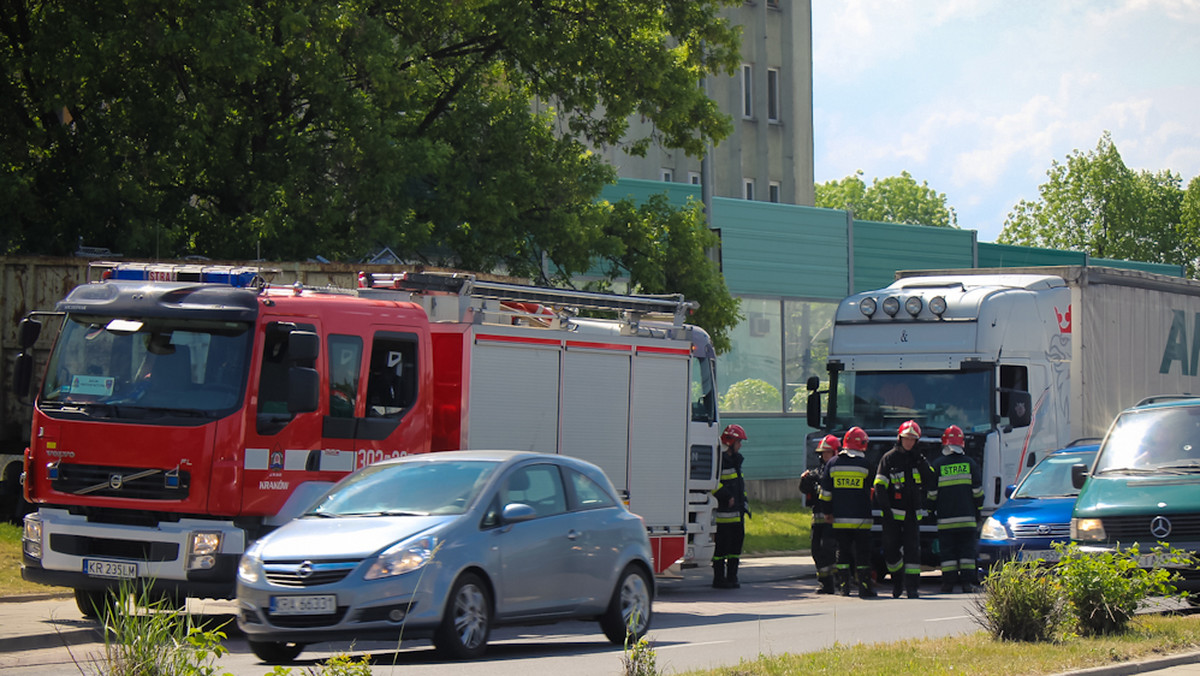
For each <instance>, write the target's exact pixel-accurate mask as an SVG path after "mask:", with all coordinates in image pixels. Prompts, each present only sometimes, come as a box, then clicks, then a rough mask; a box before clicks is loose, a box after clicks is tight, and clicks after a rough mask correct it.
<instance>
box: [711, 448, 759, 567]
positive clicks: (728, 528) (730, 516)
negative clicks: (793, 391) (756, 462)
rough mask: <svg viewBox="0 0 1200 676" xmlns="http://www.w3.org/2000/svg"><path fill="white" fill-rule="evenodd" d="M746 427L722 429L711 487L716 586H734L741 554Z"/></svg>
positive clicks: (745, 509)
mask: <svg viewBox="0 0 1200 676" xmlns="http://www.w3.org/2000/svg"><path fill="white" fill-rule="evenodd" d="M745 440H746V430H745V429H743V428H742V426H741V425H729V426H728V427H726V428H725V431H724V432H722V433H721V470H720V484H718V485H717V488H716V489H715V490H713V495H714V496H715V497H716V499H717V508H716V511H715V512H714V513H713V517H714V519H713V520H714V521H716V523H717V533H716V537H714V538H713V540H714V545H715V548H714V550H713V582H712V586H713V587H716V588H718V589H737V588H738V587H740V586H741V584H739V583H738V564H739V563H740V561H741V556H742V541H743V540H745V539H746V521H745V517H746V516H747V515H749V514H750V506H749V505H748V504H747V503H746V481H745V479H743V478H742V454H741V453H739V452H738V451H740V450H741V448H742V442H743V441H745Z"/></svg>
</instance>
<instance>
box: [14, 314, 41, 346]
mask: <svg viewBox="0 0 1200 676" xmlns="http://www.w3.org/2000/svg"><path fill="white" fill-rule="evenodd" d="M40 335H42V323H41V322H39V321H38V320H36V319H33V318H32V317H26V318H24V319H22V320H21V323H20V324H18V325H17V346H18V347H20V348H21V349H22V350H28V349H29V348H31V347H33V344H34V343H36V342H37V339H38V336H40Z"/></svg>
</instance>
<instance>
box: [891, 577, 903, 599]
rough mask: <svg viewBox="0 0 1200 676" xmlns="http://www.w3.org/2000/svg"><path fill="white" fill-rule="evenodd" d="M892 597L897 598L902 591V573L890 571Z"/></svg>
mask: <svg viewBox="0 0 1200 676" xmlns="http://www.w3.org/2000/svg"><path fill="white" fill-rule="evenodd" d="M891 575H892V598H894V599H898V598H900V595H901V594H903V593H904V573H902V572H900V571H898V570H894V571H892V574H891Z"/></svg>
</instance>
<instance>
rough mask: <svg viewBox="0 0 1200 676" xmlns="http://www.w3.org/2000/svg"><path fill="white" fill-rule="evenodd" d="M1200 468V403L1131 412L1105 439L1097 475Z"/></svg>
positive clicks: (1183, 471)
mask: <svg viewBox="0 0 1200 676" xmlns="http://www.w3.org/2000/svg"><path fill="white" fill-rule="evenodd" d="M1119 471H1130V472H1138V473H1144V472H1157V473H1165V474H1174V473H1189V472H1194V471H1200V406H1179V407H1171V408H1158V409H1149V410H1144V411H1127V412H1125V413H1122V414H1121V415H1120V416H1118V417H1117V419H1116V421H1115V422H1114V423H1113V426H1112V429H1111V430H1110V431H1109V433H1108V436H1107V437H1106V438H1105V439H1104V446H1103V447H1102V448H1101V449H1100V457H1099V458H1097V460H1096V468H1095V470H1094V472H1095V473H1096V474H1102V473H1104V472H1119Z"/></svg>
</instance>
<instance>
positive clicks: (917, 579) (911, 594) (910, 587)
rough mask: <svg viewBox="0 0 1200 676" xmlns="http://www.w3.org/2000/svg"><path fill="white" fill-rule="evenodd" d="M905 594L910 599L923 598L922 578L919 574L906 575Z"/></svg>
mask: <svg viewBox="0 0 1200 676" xmlns="http://www.w3.org/2000/svg"><path fill="white" fill-rule="evenodd" d="M904 594H905V595H906V596H908V598H910V599H916V598H920V597H921V576H920V574H918V573H905V574H904Z"/></svg>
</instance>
